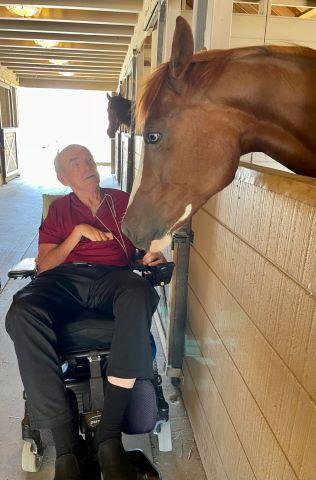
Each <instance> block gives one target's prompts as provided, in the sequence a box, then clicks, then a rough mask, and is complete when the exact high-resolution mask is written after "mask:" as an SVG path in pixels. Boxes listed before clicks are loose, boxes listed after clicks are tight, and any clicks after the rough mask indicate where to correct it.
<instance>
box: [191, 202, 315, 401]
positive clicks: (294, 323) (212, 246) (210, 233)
mask: <svg viewBox="0 0 316 480" xmlns="http://www.w3.org/2000/svg"><path fill="white" fill-rule="evenodd" d="M193 230H194V232H195V241H194V243H195V248H196V249H197V250H198V251H199V254H200V255H201V257H202V258H203V259H204V260H205V261H206V263H207V264H208V265H209V266H210V268H212V270H213V271H214V272H216V275H217V276H218V278H219V279H220V280H221V282H222V283H223V284H224V285H225V287H226V288H227V289H228V290H229V292H230V293H231V294H232V295H233V297H234V298H235V299H236V301H237V302H238V303H239V304H240V305H242V307H243V309H244V311H245V312H246V313H247V315H248V316H249V317H250V318H251V319H252V320H253V322H254V323H255V325H256V326H257V328H258V329H259V330H260V332H261V333H262V335H264V336H265V338H266V339H267V341H268V342H269V343H270V344H271V346H272V347H273V348H274V349H275V351H276V352H278V354H279V356H280V357H281V358H282V359H283V361H284V362H285V364H286V365H287V366H288V367H289V368H290V369H291V371H292V372H293V373H294V374H295V376H296V377H297V378H298V380H299V381H300V382H301V383H302V385H304V388H305V389H306V390H307V391H308V392H309V394H310V395H311V396H312V397H313V398H314V399H316V364H315V361H314V357H315V354H314V350H313V347H314V349H315V345H311V332H312V331H313V330H312V327H313V315H314V312H315V305H316V303H315V302H316V300H315V297H313V296H312V295H310V292H309V291H307V290H306V289H304V288H302V287H301V286H300V285H298V284H297V283H296V282H294V281H293V280H292V279H291V278H290V277H288V276H287V275H285V274H284V273H283V272H282V271H281V270H280V269H278V268H277V267H275V266H274V265H273V264H272V263H271V262H270V261H268V260H267V259H266V258H264V257H262V256H261V255H260V254H259V253H258V252H257V251H256V250H255V249H253V248H251V247H250V246H249V245H248V244H247V243H245V242H243V241H242V240H240V239H239V238H238V237H237V236H236V235H235V234H234V233H233V232H231V231H230V230H228V229H226V228H225V227H224V226H222V225H221V224H220V223H218V222H216V221H215V220H214V219H213V218H212V217H211V216H210V215H209V214H208V213H207V212H205V211H203V210H202V211H200V212H199V213H198V214H197V215H196V217H195V219H194V223H193ZM271 241H272V240H271ZM307 371H309V372H310V371H313V372H314V375H312V376H311V377H312V378H308V379H307V377H306V372H307ZM309 377H310V376H309Z"/></svg>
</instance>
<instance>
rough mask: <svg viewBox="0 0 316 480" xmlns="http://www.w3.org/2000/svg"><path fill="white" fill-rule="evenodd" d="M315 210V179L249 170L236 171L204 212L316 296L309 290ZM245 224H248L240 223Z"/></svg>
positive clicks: (268, 171) (311, 271)
mask: <svg viewBox="0 0 316 480" xmlns="http://www.w3.org/2000/svg"><path fill="white" fill-rule="evenodd" d="M287 199H288V200H287ZM315 207H316V180H315V179H312V178H308V177H303V176H300V175H293V174H288V173H285V172H284V173H283V172H277V173H276V172H275V170H273V169H269V168H264V167H257V166H248V167H247V168H245V167H240V168H239V169H238V171H237V174H236V177H235V180H234V182H233V183H232V184H231V185H230V186H228V187H227V188H226V189H225V190H224V191H223V192H221V193H220V194H219V195H217V196H215V197H213V199H211V200H210V201H209V202H208V203H207V204H206V205H205V207H204V208H205V210H206V211H207V212H208V213H210V214H211V215H212V216H213V217H215V218H217V219H218V220H219V221H220V222H221V223H223V224H225V225H227V227H228V228H229V229H230V230H233V231H234V232H235V233H236V235H238V237H239V238H242V239H244V240H245V241H246V242H247V243H248V244H250V245H251V246H252V248H254V249H256V250H257V251H258V252H259V253H260V254H261V255H263V256H264V257H267V258H268V260H270V261H271V262H272V263H274V264H275V265H276V266H277V267H278V268H280V269H282V270H283V271H284V272H285V273H286V274H288V275H289V276H291V277H293V278H294V279H295V281H297V282H298V283H300V284H301V285H302V286H303V287H304V288H305V289H307V290H308V291H309V292H314V293H315V291H316V290H313V289H312V288H311V283H312V277H313V271H314V259H315V252H314V249H313V244H315V242H316V213H315ZM280 212H282V214H281V215H280ZM245 218H251V219H252V220H251V222H245V221H244V219H245ZM287 245H288V247H286V246H287Z"/></svg>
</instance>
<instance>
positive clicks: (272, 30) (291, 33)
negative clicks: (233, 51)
mask: <svg viewBox="0 0 316 480" xmlns="http://www.w3.org/2000/svg"><path fill="white" fill-rule="evenodd" d="M264 43H266V44H278V45H282V44H287V45H289V44H292V45H293V44H294V43H297V44H299V45H304V46H306V47H311V48H316V21H315V20H306V19H304V20H302V19H300V18H288V17H277V16H269V18H268V21H267V22H266V18H265V16H263V15H243V14H238V13H237V14H233V20H232V32H231V44H230V45H231V47H242V46H249V45H259V44H261V45H263V44H264Z"/></svg>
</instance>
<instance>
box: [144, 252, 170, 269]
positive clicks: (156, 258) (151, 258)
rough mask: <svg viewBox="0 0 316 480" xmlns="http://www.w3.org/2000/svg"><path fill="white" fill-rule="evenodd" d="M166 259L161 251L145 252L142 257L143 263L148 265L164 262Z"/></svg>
mask: <svg viewBox="0 0 316 480" xmlns="http://www.w3.org/2000/svg"><path fill="white" fill-rule="evenodd" d="M166 261H167V260H166V258H165V257H164V255H163V253H161V252H155V253H152V252H147V253H146V254H145V255H144V256H143V258H142V263H143V265H149V266H150V267H154V266H155V265H160V264H161V263H165V262H166Z"/></svg>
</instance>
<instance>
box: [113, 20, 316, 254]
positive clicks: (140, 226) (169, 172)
mask: <svg viewBox="0 0 316 480" xmlns="http://www.w3.org/2000/svg"><path fill="white" fill-rule="evenodd" d="M315 86H316V51H315V50H312V49H310V48H306V47H298V46H297V47H282V46H265V45H264V46H256V47H244V48H236V49H230V50H211V51H203V52H199V53H196V54H194V53H193V36H192V32H191V29H190V26H189V25H188V23H187V22H186V21H185V20H184V19H183V18H182V17H178V19H177V24H176V30H175V34H174V38H173V44H172V53H171V58H170V61H169V62H167V63H164V64H162V65H160V66H159V67H158V68H157V70H156V71H155V72H154V73H153V74H152V75H151V76H150V77H149V79H148V81H147V83H146V84H145V87H144V90H143V93H142V94H141V96H140V97H139V99H138V100H137V105H136V124H137V129H140V130H141V131H142V133H143V138H144V147H143V162H142V165H141V166H140V168H139V178H137V181H135V182H134V183H135V186H133V191H132V195H131V199H130V204H129V207H128V209H127V212H126V215H125V218H124V220H123V224H122V228H123V231H124V233H125V234H126V235H127V236H128V237H129V238H130V239H131V240H132V242H133V243H134V244H135V245H136V246H137V247H139V248H143V249H145V250H147V249H148V247H149V246H150V248H151V250H152V251H155V250H159V249H161V247H162V246H163V245H164V242H165V241H168V239H170V235H171V234H172V232H173V231H174V230H176V229H177V228H179V227H180V226H181V225H182V224H183V223H184V222H186V221H187V220H188V219H189V218H190V217H191V216H192V215H193V214H194V213H195V212H196V211H197V210H198V209H199V208H200V207H201V206H202V205H203V204H204V203H205V202H206V201H207V200H208V199H209V198H210V197H212V196H213V195H214V194H215V193H217V192H219V191H220V190H222V189H223V188H224V187H226V186H227V185H228V184H229V183H230V182H231V181H232V180H233V179H234V176H235V173H236V170H237V168H238V164H239V158H240V156H241V155H243V154H246V153H250V152H264V153H266V154H267V155H269V156H270V157H272V158H274V159H275V160H277V161H278V162H280V163H281V164H283V165H285V166H286V167H288V168H289V169H290V170H292V171H293V172H295V173H298V174H301V175H309V176H311V177H316V87H315ZM161 240H163V241H161Z"/></svg>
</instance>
